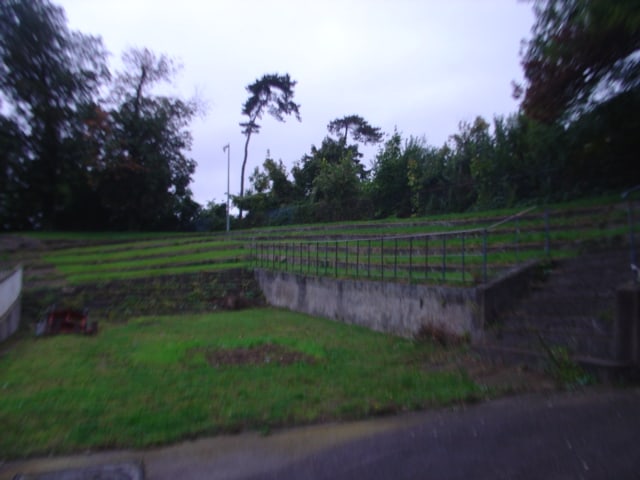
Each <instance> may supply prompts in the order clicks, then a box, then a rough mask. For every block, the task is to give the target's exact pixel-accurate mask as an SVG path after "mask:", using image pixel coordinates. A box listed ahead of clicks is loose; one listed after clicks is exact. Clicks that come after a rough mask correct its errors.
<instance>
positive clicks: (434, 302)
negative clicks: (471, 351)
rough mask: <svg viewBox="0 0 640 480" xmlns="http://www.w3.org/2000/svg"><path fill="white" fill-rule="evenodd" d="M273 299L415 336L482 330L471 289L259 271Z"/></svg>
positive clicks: (264, 288)
mask: <svg viewBox="0 0 640 480" xmlns="http://www.w3.org/2000/svg"><path fill="white" fill-rule="evenodd" d="M256 279H257V281H258V283H259V285H260V287H261V289H262V292H263V293H264V296H265V298H266V299H267V301H268V302H269V304H271V305H273V306H277V307H284V308H288V309H290V310H294V311H298V312H304V313H308V314H310V315H315V316H320V317H325V318H329V319H333V320H338V321H342V322H345V323H350V324H356V325H361V326H364V327H367V328H371V329H373V330H377V331H380V332H386V333H392V334H395V335H400V336H403V337H411V336H413V335H414V334H416V333H418V331H419V330H420V329H421V328H422V327H424V326H430V327H434V328H437V329H439V330H442V331H444V332H447V333H449V334H453V335H471V337H472V338H473V337H476V336H478V335H481V333H482V325H481V324H479V323H478V321H479V317H478V315H477V303H476V298H475V295H476V292H475V290H474V289H469V288H448V287H433V286H427V285H408V284H398V283H387V282H370V281H360V280H341V279H331V278H322V277H305V276H300V275H295V274H290V273H284V272H271V271H266V270H256Z"/></svg>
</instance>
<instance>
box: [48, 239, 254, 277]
mask: <svg viewBox="0 0 640 480" xmlns="http://www.w3.org/2000/svg"><path fill="white" fill-rule="evenodd" d="M44 238H48V237H44ZM54 238H56V239H57V240H60V237H54ZM69 238H70V239H72V238H73V235H72V236H70V237H69ZM135 238H136V237H135V236H134V237H131V236H123V237H121V238H119V237H117V236H116V237H115V238H111V237H110V236H109V235H108V234H103V235H102V236H98V235H94V236H92V237H87V238H84V237H78V238H76V241H89V242H90V244H89V245H86V246H80V247H76V246H66V245H65V246H63V247H62V248H52V249H50V250H49V251H48V252H46V253H44V254H43V255H42V256H41V257H40V259H39V260H38V261H37V264H40V265H41V266H46V265H49V266H52V267H53V271H51V272H48V273H46V274H45V280H46V278H47V277H46V275H49V278H56V277H57V278H62V279H64V280H65V281H67V282H68V283H71V284H82V283H95V282H102V281H110V280H124V279H131V278H149V277H156V276H162V275H179V274H186V273H197V272H214V271H220V270H226V269H229V268H238V267H244V266H247V265H248V256H247V253H248V251H247V250H246V249H245V248H244V244H243V243H242V242H241V241H229V240H227V239H225V237H223V236H215V237H213V238H212V236H211V235H209V236H204V235H201V234H197V235H194V234H182V235H167V236H164V234H147V235H145V236H144V237H140V238H138V240H136V239H135ZM79 239H81V240H79ZM37 275H40V276H42V273H40V272H38V273H37Z"/></svg>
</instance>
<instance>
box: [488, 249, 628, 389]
mask: <svg viewBox="0 0 640 480" xmlns="http://www.w3.org/2000/svg"><path fill="white" fill-rule="evenodd" d="M545 277H546V278H545V279H544V280H542V281H540V282H538V283H536V284H534V285H532V286H531V290H530V292H529V294H528V295H527V296H526V297H525V298H523V299H522V301H521V302H520V303H519V304H518V305H517V307H515V308H514V309H512V310H511V311H509V312H505V313H503V314H502V315H501V316H500V317H499V318H498V319H497V320H496V321H495V322H493V323H492V324H491V325H489V326H488V327H487V331H486V338H485V341H484V342H483V343H482V344H480V345H477V347H476V350H477V351H478V352H479V353H481V354H482V355H483V356H485V357H490V358H491V359H493V360H494V361H502V362H505V363H513V362H517V363H524V364H527V365H529V366H531V367H534V368H546V367H548V366H549V362H550V360H551V358H550V352H554V351H558V350H557V348H558V347H561V348H562V349H563V350H565V351H566V352H567V353H568V354H569V355H570V357H571V358H572V359H573V360H574V361H576V362H577V363H579V364H581V365H583V366H584V367H587V368H588V369H591V370H594V369H595V370H615V369H616V368H623V367H624V365H623V364H622V363H620V362H618V361H617V359H616V358H615V351H614V338H613V337H614V327H615V321H616V290H617V288H618V287H619V286H620V285H622V284H624V283H627V282H629V281H630V280H631V270H630V266H629V250H628V248H626V249H619V250H607V251H600V252H593V253H588V254H585V255H582V256H580V257H578V258H575V259H568V260H562V261H558V262H554V263H553V264H552V268H551V269H550V270H549V271H548V272H546V275H545ZM597 373H598V374H599V375H600V373H601V372H597ZM600 376H602V375H600Z"/></svg>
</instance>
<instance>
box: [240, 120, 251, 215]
mask: <svg viewBox="0 0 640 480" xmlns="http://www.w3.org/2000/svg"><path fill="white" fill-rule="evenodd" d="M249 139H251V130H249V131H248V132H247V141H246V142H244V160H242V170H241V172H240V198H242V197H244V169H245V167H246V166H247V158H248V157H249ZM238 218H239V219H240V220H242V207H240V214H239V217H238Z"/></svg>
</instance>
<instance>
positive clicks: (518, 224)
mask: <svg viewBox="0 0 640 480" xmlns="http://www.w3.org/2000/svg"><path fill="white" fill-rule="evenodd" d="M515 242H516V263H518V262H520V219H519V218H516V238H515Z"/></svg>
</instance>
